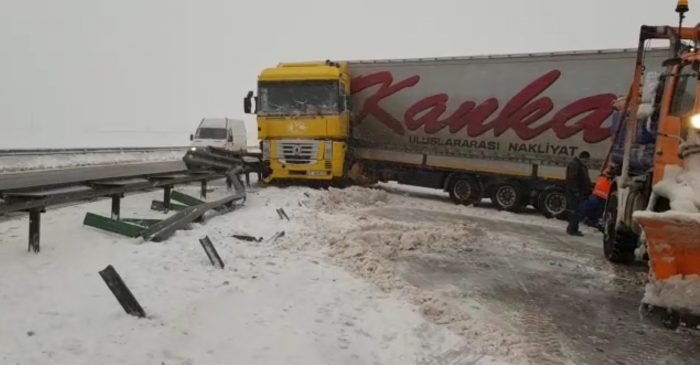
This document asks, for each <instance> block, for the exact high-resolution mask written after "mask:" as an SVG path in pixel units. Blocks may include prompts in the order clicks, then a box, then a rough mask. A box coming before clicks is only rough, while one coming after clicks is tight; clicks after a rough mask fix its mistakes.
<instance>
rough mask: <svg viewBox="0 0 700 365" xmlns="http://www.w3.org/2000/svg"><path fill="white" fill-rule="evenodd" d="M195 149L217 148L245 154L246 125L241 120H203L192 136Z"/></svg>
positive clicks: (191, 139)
mask: <svg viewBox="0 0 700 365" xmlns="http://www.w3.org/2000/svg"><path fill="white" fill-rule="evenodd" d="M190 141H192V146H193V147H207V146H211V147H217V148H223V149H226V150H228V151H236V152H238V151H240V152H245V151H246V146H247V140H246V130H245V123H244V122H243V121H242V120H239V119H229V118H203V119H202V121H201V122H200V123H199V127H197V131H196V132H195V134H191V135H190Z"/></svg>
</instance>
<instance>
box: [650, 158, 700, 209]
mask: <svg viewBox="0 0 700 365" xmlns="http://www.w3.org/2000/svg"><path fill="white" fill-rule="evenodd" d="M654 193H655V194H656V195H658V196H661V197H664V198H666V199H668V200H669V201H670V203H671V210H673V211H681V212H692V213H700V154H696V155H692V156H688V157H687V158H686V160H685V168H680V167H678V166H672V165H667V166H666V168H665V170H664V178H663V180H661V181H660V182H659V183H657V184H656V185H654Z"/></svg>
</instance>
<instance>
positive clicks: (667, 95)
mask: <svg viewBox="0 0 700 365" xmlns="http://www.w3.org/2000/svg"><path fill="white" fill-rule="evenodd" d="M676 11H677V12H678V13H679V14H680V25H679V26H678V27H669V26H642V28H641V32H640V38H639V48H638V53H637V65H636V68H635V72H634V78H633V82H632V86H631V88H630V92H629V94H628V95H627V99H626V103H625V104H624V105H625V107H624V108H622V110H620V121H621V122H620V123H619V124H618V125H619V127H613V129H616V130H615V131H614V135H615V138H614V143H613V145H612V147H611V151H610V153H609V154H608V156H609V157H608V159H607V162H606V163H607V168H611V169H612V170H614V171H616V172H617V176H616V179H615V183H614V185H613V187H612V190H611V193H610V198H609V199H608V203H607V206H606V210H605V215H604V217H605V224H604V231H605V232H604V233H605V234H604V253H605V256H606V258H608V259H609V260H610V261H613V262H627V261H631V260H632V259H633V258H634V256H635V253H636V254H637V256H638V257H639V256H642V255H644V254H646V255H648V257H649V261H650V265H649V266H650V275H649V282H648V283H647V286H646V290H645V294H644V298H643V299H642V305H641V307H640V311H641V313H642V316H644V317H646V318H648V319H652V320H654V321H655V322H659V321H660V322H661V323H663V324H664V325H666V326H668V327H672V328H675V327H678V326H679V325H687V326H690V327H697V326H698V325H700V139H699V138H698V134H699V133H700V97H699V96H700V51H699V50H698V46H700V25H698V26H696V27H694V28H690V27H685V28H684V27H682V22H683V18H684V15H685V12H687V11H688V2H687V0H685V1H683V0H682V1H679V2H678V6H677V9H676ZM658 40H668V41H669V45H670V49H671V50H672V52H671V53H670V56H669V58H668V59H667V60H666V61H664V62H663V64H662V66H663V70H664V71H662V72H660V73H654V72H647V71H645V70H647V69H648V68H647V65H645V64H644V63H645V53H646V49H647V47H648V44H649V42H651V41H658ZM652 62H653V61H652ZM657 66H658V65H650V67H657Z"/></svg>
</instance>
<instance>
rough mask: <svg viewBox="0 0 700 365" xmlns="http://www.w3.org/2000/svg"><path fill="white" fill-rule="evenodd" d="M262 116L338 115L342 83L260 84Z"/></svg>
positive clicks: (326, 81) (291, 82)
mask: <svg viewBox="0 0 700 365" xmlns="http://www.w3.org/2000/svg"><path fill="white" fill-rule="evenodd" d="M258 92H259V95H260V110H259V111H258V114H261V115H293V114H297V115H319V114H321V115H323V114H338V111H339V110H338V104H339V99H340V96H339V93H340V91H339V88H338V81H333V80H319V81H315V80H314V81H272V82H260V83H259V84H258Z"/></svg>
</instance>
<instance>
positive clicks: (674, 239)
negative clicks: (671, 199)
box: [635, 212, 700, 280]
mask: <svg viewBox="0 0 700 365" xmlns="http://www.w3.org/2000/svg"><path fill="white" fill-rule="evenodd" d="M641 213H642V212H640V213H635V219H636V220H637V222H638V223H639V224H640V225H641V226H642V229H644V233H645V234H646V238H647V252H648V254H649V259H650V261H651V269H652V271H653V274H654V277H655V278H656V279H657V280H665V279H668V278H670V277H672V276H675V275H693V274H695V275H700V215H698V214H692V213H686V214H683V213H677V212H664V213H651V212H643V214H641Z"/></svg>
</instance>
